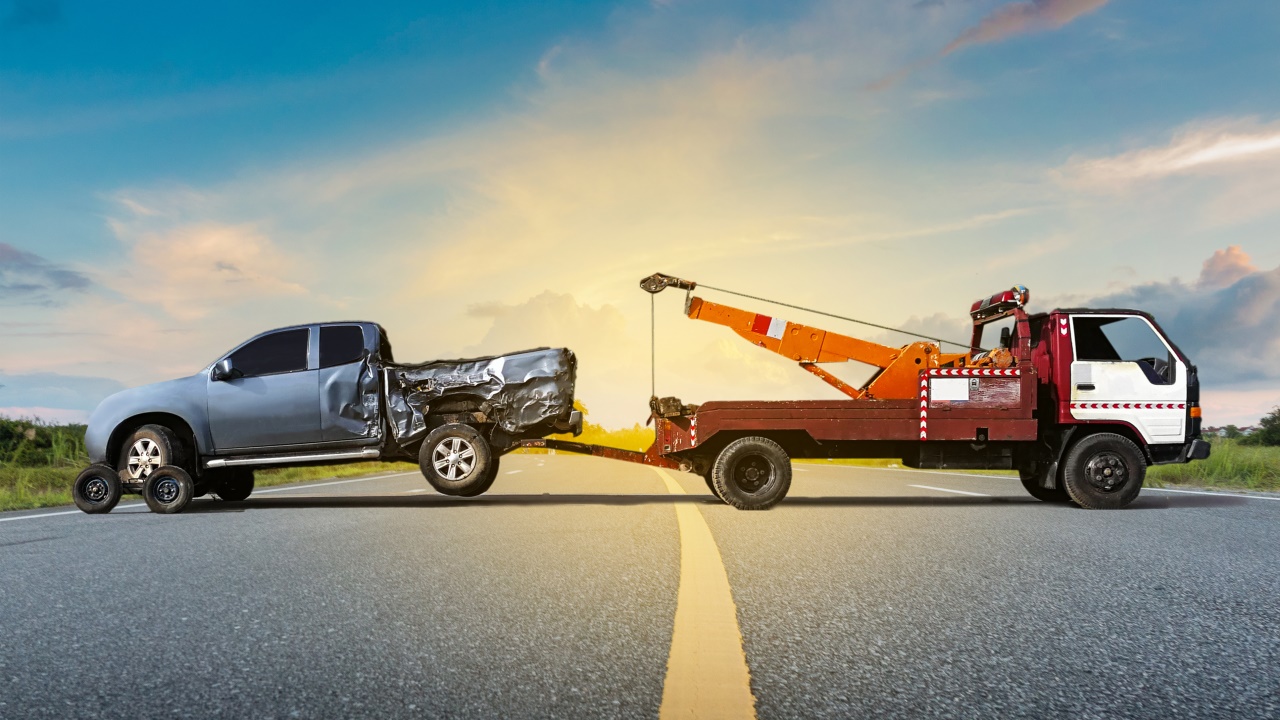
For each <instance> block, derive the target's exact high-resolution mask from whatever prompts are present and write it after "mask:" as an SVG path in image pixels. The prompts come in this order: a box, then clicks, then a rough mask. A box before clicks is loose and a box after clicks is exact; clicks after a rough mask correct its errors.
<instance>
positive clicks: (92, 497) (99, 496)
mask: <svg viewBox="0 0 1280 720" xmlns="http://www.w3.org/2000/svg"><path fill="white" fill-rule="evenodd" d="M121 491H122V488H121V486H120V474H119V473H118V472H117V471H115V470H113V469H112V468H111V466H110V465H105V464H102V463H98V464H97V465H90V466H89V467H87V468H85V469H84V470H82V471H81V472H80V474H79V475H77V476H76V481H75V484H73V485H72V486H71V497H72V498H74V499H75V501H76V507H78V508H80V509H81V510H83V511H84V512H87V513H89V514H91V515H92V514H95V513H109V512H111V509H112V508H114V507H115V506H116V503H118V502H120V493H121Z"/></svg>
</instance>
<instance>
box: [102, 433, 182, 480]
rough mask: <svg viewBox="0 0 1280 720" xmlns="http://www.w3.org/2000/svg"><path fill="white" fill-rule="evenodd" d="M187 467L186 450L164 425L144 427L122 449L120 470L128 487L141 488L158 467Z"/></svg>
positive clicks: (118, 464) (118, 463)
mask: <svg viewBox="0 0 1280 720" xmlns="http://www.w3.org/2000/svg"><path fill="white" fill-rule="evenodd" d="M186 464H187V457H186V451H185V449H184V448H183V447H182V442H181V441H179V440H178V436H177V435H176V434H174V432H173V431H172V430H170V429H169V428H167V427H165V426H163V425H143V426H142V427H140V428H138V429H137V430H134V431H133V434H131V435H130V436H129V437H128V438H126V439H125V441H124V444H123V445H121V446H120V458H119V461H118V462H117V463H116V469H118V470H119V471H120V477H121V479H122V480H123V481H124V482H125V483H126V484H129V485H141V484H142V483H143V481H145V480H146V479H147V477H148V476H149V475H151V473H153V472H155V470H156V468H159V467H161V466H164V465H176V466H178V467H186ZM135 492H136V489H135Z"/></svg>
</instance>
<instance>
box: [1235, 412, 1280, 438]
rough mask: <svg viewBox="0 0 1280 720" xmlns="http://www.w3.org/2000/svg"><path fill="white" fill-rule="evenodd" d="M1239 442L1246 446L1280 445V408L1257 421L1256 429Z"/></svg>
mask: <svg viewBox="0 0 1280 720" xmlns="http://www.w3.org/2000/svg"><path fill="white" fill-rule="evenodd" d="M1241 442H1243V443H1245V444H1246V445H1280V407H1277V408H1275V409H1274V410H1272V411H1271V412H1269V413H1267V414H1266V415H1264V416H1263V417H1262V420H1260V421H1258V429H1257V430H1254V431H1253V433H1251V434H1250V435H1249V436H1248V437H1246V438H1245V439H1244V440H1242V441H1241Z"/></svg>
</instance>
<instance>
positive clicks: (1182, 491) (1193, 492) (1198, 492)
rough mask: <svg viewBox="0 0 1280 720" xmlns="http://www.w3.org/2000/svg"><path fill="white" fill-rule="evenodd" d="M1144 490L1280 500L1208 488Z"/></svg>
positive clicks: (1152, 488)
mask: <svg viewBox="0 0 1280 720" xmlns="http://www.w3.org/2000/svg"><path fill="white" fill-rule="evenodd" d="M1143 490H1155V491H1156V492H1171V493H1182V494H1183V495H1216V496H1217V497H1237V498H1249V499H1250V500H1280V497H1271V496H1269V495H1246V494H1245V493H1233V492H1209V491H1207V490H1173V489H1171V488H1158V487H1149V488H1143Z"/></svg>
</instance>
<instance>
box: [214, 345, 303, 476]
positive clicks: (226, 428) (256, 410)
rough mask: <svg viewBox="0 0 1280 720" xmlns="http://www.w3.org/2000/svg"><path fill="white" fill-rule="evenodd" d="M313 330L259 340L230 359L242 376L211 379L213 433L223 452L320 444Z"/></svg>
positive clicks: (232, 355)
mask: <svg viewBox="0 0 1280 720" xmlns="http://www.w3.org/2000/svg"><path fill="white" fill-rule="evenodd" d="M313 330H314V329H313V328H293V329H289V330H278V331H276V332H272V333H268V334H266V335H263V336H261V337H258V338H255V339H253V340H251V341H249V342H248V343H246V344H244V345H241V346H240V347H239V348H237V349H236V350H234V351H232V352H231V354H230V355H228V356H227V357H229V358H230V359H231V365H232V367H233V368H235V370H237V371H239V372H240V373H243V375H242V376H241V377H236V378H231V379H226V380H214V379H213V378H212V376H211V377H210V378H209V381H208V382H209V430H210V432H211V433H212V434H213V445H214V447H215V448H216V449H217V450H218V451H219V452H223V451H226V450H240V449H249V448H272V447H276V446H280V445H302V444H308V443H314V442H320V440H321V430H320V379H319V373H320V371H319V370H318V369H316V368H317V364H318V363H316V362H314V361H312V358H314V357H315V355H316V354H318V353H315V352H313V351H312V350H313V348H312V335H313Z"/></svg>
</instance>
